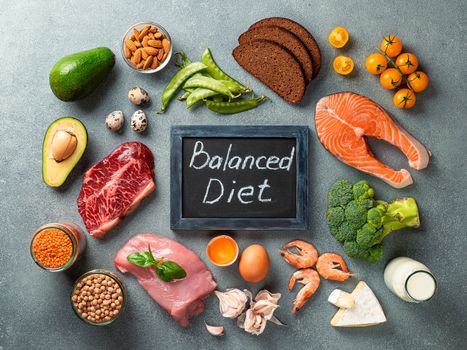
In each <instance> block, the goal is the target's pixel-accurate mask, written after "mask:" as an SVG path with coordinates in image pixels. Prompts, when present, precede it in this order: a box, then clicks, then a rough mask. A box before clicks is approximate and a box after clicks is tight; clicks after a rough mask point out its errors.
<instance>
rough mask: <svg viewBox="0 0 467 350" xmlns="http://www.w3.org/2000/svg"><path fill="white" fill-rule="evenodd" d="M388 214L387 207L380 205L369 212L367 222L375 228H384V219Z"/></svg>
mask: <svg viewBox="0 0 467 350" xmlns="http://www.w3.org/2000/svg"><path fill="white" fill-rule="evenodd" d="M385 214H386V207H385V206H384V205H382V204H378V205H377V206H376V207H374V208H371V209H370V210H368V213H367V221H368V223H369V224H370V225H371V226H373V227H374V228H377V229H379V228H381V226H383V217H384V215H385Z"/></svg>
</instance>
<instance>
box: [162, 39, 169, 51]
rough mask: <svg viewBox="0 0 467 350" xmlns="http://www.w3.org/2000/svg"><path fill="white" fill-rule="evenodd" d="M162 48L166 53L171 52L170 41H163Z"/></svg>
mask: <svg viewBox="0 0 467 350" xmlns="http://www.w3.org/2000/svg"><path fill="white" fill-rule="evenodd" d="M162 47H163V48H164V51H165V52H169V50H170V43H169V41H168V40H167V39H166V38H164V39H163V40H162Z"/></svg>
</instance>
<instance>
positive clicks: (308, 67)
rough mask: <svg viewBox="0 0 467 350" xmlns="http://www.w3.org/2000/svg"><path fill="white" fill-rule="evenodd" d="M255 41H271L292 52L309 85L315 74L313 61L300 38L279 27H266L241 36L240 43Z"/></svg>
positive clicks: (253, 29)
mask: <svg viewBox="0 0 467 350" xmlns="http://www.w3.org/2000/svg"><path fill="white" fill-rule="evenodd" d="M253 40H269V41H273V42H275V43H276V44H279V45H281V46H283V47H284V48H286V49H287V50H289V51H290V53H291V54H292V55H293V56H294V57H295V58H296V59H297V61H298V62H299V63H300V66H301V67H302V69H303V72H304V73H305V80H306V83H307V84H308V83H309V82H310V81H311V77H312V74H313V61H312V60H311V57H310V54H309V53H308V50H307V48H306V47H305V45H303V43H302V42H301V40H300V39H299V38H297V37H296V36H295V35H294V34H292V33H291V32H289V31H288V30H286V29H284V28H281V27H278V26H264V27H257V28H252V29H250V30H248V31H247V32H245V33H243V34H242V35H240V37H239V38H238V42H239V43H240V45H241V44H248V43H250V42H252V41H253Z"/></svg>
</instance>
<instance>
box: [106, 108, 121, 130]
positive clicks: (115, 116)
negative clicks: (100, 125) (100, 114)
mask: <svg viewBox="0 0 467 350" xmlns="http://www.w3.org/2000/svg"><path fill="white" fill-rule="evenodd" d="M124 122H125V119H124V116H123V112H122V111H113V112H111V113H109V114H108V115H107V117H106V118H105V125H106V126H107V128H109V129H110V130H112V131H116V132H117V131H120V130H121V129H122V127H123V123H124Z"/></svg>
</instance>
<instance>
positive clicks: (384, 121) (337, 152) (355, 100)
mask: <svg viewBox="0 0 467 350" xmlns="http://www.w3.org/2000/svg"><path fill="white" fill-rule="evenodd" d="M315 126H316V133H317V134H318V138H319V140H320V141H321V143H322V144H323V146H324V147H325V148H326V149H327V150H328V151H329V152H330V153H332V154H333V155H334V156H335V157H336V158H337V159H339V160H340V161H342V162H344V163H345V164H348V165H350V166H352V167H354V168H356V169H358V170H361V171H364V172H366V173H369V174H371V175H373V176H376V177H378V178H380V179H382V180H384V181H386V182H387V183H388V184H390V185H391V186H393V187H395V188H402V187H405V186H408V185H410V184H412V183H413V180H412V176H411V175H410V173H409V172H408V171H407V170H406V169H401V170H394V169H392V168H390V167H389V166H387V165H386V164H384V163H382V162H380V161H379V160H377V159H376V158H375V157H374V156H373V154H372V153H371V150H370V149H369V148H368V145H367V143H366V141H365V138H364V136H371V137H376V138H378V139H381V140H385V141H387V142H389V143H391V144H393V145H394V146H396V147H397V148H399V149H400V150H401V151H402V152H403V153H404V154H405V155H406V157H407V158H408V160H409V165H410V167H412V168H414V169H417V170H419V169H424V168H426V167H427V165H428V161H429V158H430V154H429V152H428V150H427V149H426V148H425V147H424V146H423V145H422V144H421V143H420V142H418V141H417V140H416V139H415V138H414V137H413V136H412V135H410V134H409V133H408V132H406V131H404V130H402V129H401V128H400V127H399V126H397V125H396V123H394V121H393V120H392V119H391V117H390V116H389V115H388V114H387V113H386V112H385V111H384V110H383V109H382V108H381V107H380V106H378V105H377V104H376V103H375V102H373V101H372V100H370V99H369V98H368V97H365V96H361V95H358V94H354V93H352V92H340V93H336V94H333V95H329V96H326V97H323V98H322V99H321V100H319V101H318V103H317V104H316V113H315Z"/></svg>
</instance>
